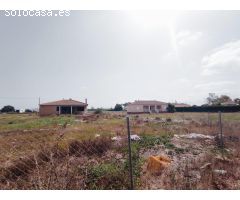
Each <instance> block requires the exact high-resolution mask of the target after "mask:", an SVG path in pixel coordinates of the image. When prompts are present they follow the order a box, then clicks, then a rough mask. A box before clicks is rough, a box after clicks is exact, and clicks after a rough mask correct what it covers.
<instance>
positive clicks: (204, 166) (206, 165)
mask: <svg viewBox="0 0 240 200" xmlns="http://www.w3.org/2000/svg"><path fill="white" fill-rule="evenodd" d="M211 164H212V163H205V164H204V165H203V166H202V167H200V169H206V168H207V167H209V166H211Z"/></svg>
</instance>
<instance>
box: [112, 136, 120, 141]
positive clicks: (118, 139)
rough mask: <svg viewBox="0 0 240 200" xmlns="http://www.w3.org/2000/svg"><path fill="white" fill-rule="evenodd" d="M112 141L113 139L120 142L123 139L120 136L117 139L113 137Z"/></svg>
mask: <svg viewBox="0 0 240 200" xmlns="http://www.w3.org/2000/svg"><path fill="white" fill-rule="evenodd" d="M111 139H112V141H120V140H122V138H121V137H120V136H115V137H112V138H111Z"/></svg>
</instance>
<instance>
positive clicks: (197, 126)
mask: <svg viewBox="0 0 240 200" xmlns="http://www.w3.org/2000/svg"><path fill="white" fill-rule="evenodd" d="M239 122H240V113H224V114H223V115H222V123H223V134H224V148H220V146H219V144H220V143H219V137H218V134H219V124H218V114H217V113H210V114H208V113H164V114H151V115H131V116H130V124H131V134H137V135H138V136H140V140H137V141H132V159H133V172H134V186H135V188H137V189H240V182H239V180H240V167H239V166H240V165H239V159H240V155H239V142H240V138H239V136H240V123H239ZM126 135H127V130H126V114H125V113H118V112H115V113H114V112H113V113H103V114H88V115H84V116H75V117H73V116H60V117H43V118H40V117H38V116H37V115H35V114H1V115H0V165H1V171H0V187H1V188H2V189H128V188H129V183H130V180H129V178H128V177H129V173H128V172H129V165H128V148H127V138H126ZM159 155H163V156H166V157H168V158H169V159H170V160H171V162H170V164H169V165H168V166H167V167H166V168H164V169H161V170H159V172H158V173H151V172H150V170H149V166H148V158H149V157H150V156H159Z"/></svg>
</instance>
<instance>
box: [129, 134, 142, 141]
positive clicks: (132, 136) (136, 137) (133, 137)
mask: <svg viewBox="0 0 240 200" xmlns="http://www.w3.org/2000/svg"><path fill="white" fill-rule="evenodd" d="M130 138H131V140H133V141H138V140H141V138H140V137H139V136H138V135H131V136H130Z"/></svg>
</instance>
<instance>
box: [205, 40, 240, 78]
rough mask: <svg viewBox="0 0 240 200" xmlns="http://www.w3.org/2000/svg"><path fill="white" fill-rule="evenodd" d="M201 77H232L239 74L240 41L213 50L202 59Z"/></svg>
mask: <svg viewBox="0 0 240 200" xmlns="http://www.w3.org/2000/svg"><path fill="white" fill-rule="evenodd" d="M202 67H203V71H202V75H205V76H211V75H218V76H219V75H220V76H225V77H230V78H231V77H233V76H235V75H236V74H237V73H239V72H240V40H238V41H234V42H229V43H226V44H224V45H223V46H221V47H220V48H216V49H214V50H213V51H212V52H210V53H209V54H208V55H206V56H204V57H203V59H202Z"/></svg>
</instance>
